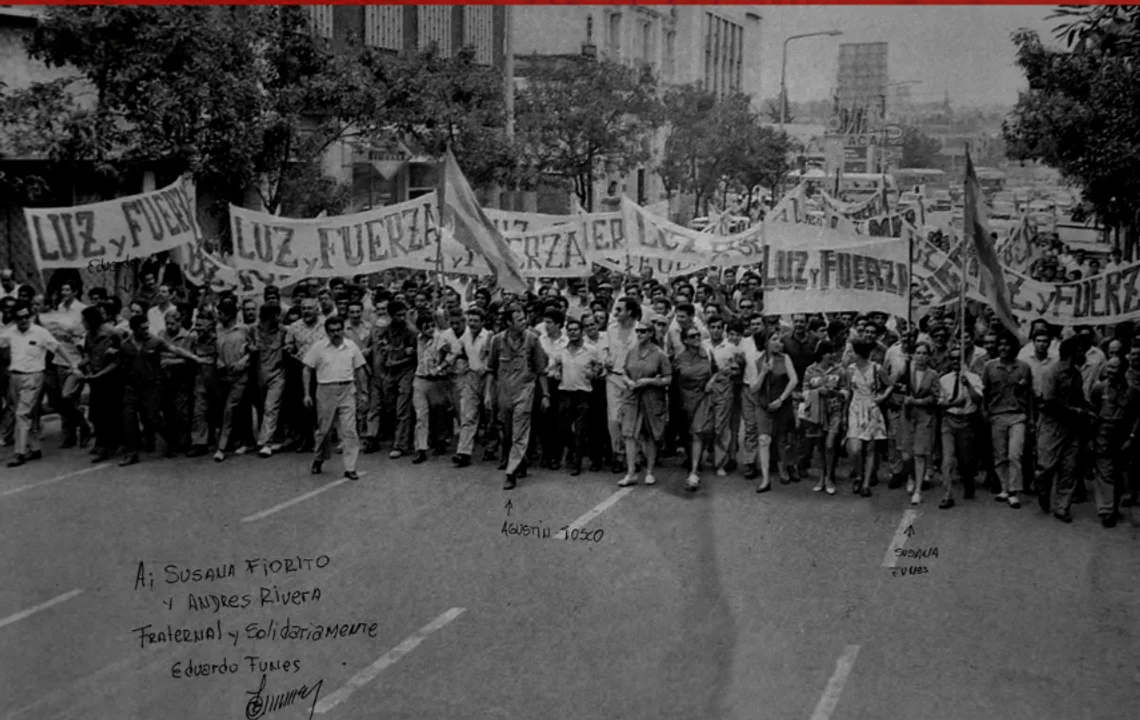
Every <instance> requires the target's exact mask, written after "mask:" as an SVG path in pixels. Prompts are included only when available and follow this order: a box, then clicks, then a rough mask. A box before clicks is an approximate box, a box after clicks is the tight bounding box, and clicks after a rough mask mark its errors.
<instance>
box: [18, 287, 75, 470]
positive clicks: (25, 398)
mask: <svg viewBox="0 0 1140 720" xmlns="http://www.w3.org/2000/svg"><path fill="white" fill-rule="evenodd" d="M13 315H14V317H15V320H16V324H15V327H9V328H6V329H5V330H4V331H3V333H2V334H0V341H2V342H4V343H5V344H7V345H8V347H9V348H10V351H11V361H10V364H9V375H10V377H9V380H8V382H9V383H10V385H9V390H8V397H9V398H11V399H13V400H14V403H13V404H14V405H15V408H16V412H15V417H16V447H15V451H16V454H15V456H14V457H13V458H12V460H11V461H10V462H9V463H8V467H19V466H21V465H23V464H24V463H26V462H27V461H29V460H39V459H40V458H42V457H43V451H42V450H41V448H40V438H39V435H40V401H41V399H42V397H43V386H44V372H45V371H46V370H47V355H48V353H56V354H59V342H58V341H57V340H56V339H55V338H54V337H53V336H52V334H51V333H50V332H48V331H47V330H46V329H44V328H43V327H41V326H39V325H33V324H32V310H31V308H29V307H28V306H27V305H26V304H25V305H20V306H17V308H16V310H15V312H14V313H13ZM71 362H72V364H71V366H70V367H71V370H72V372H73V373H75V375H76V376H78V377H80V378H82V377H83V373H81V372H80V370H79V367H78V366H77V365H76V364H74V361H73V360H72V361H71Z"/></svg>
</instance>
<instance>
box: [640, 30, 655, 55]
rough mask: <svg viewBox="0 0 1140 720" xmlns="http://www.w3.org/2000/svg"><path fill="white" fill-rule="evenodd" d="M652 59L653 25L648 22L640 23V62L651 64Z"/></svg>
mask: <svg viewBox="0 0 1140 720" xmlns="http://www.w3.org/2000/svg"><path fill="white" fill-rule="evenodd" d="M654 59H655V58H654V57H653V24H652V23H649V22H643V23H641V61H642V62H644V63H652V62H653V61H654Z"/></svg>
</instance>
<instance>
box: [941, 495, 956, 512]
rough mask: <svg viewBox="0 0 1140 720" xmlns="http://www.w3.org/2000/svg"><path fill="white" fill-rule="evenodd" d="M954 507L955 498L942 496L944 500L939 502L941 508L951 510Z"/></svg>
mask: <svg viewBox="0 0 1140 720" xmlns="http://www.w3.org/2000/svg"><path fill="white" fill-rule="evenodd" d="M952 507H954V498H942V502H940V503H938V508H939V509H940V510H949V509H950V508H952Z"/></svg>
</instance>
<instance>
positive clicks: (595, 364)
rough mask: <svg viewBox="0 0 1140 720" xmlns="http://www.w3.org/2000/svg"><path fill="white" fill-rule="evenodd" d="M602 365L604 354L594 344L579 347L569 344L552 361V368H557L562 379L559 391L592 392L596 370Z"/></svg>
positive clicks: (581, 344)
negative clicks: (592, 382)
mask: <svg viewBox="0 0 1140 720" xmlns="http://www.w3.org/2000/svg"><path fill="white" fill-rule="evenodd" d="M601 365H602V353H601V351H599V350H598V348H597V346H595V345H593V344H592V343H586V342H583V343H580V344H579V345H578V346H577V347H573V346H571V345H570V344H569V343H567V344H566V345H564V346H563V347H561V348H559V349H558V351H557V353H556V354H555V355H554V357H553V358H552V359H551V365H550V366H551V367H552V368H555V367H556V368H557V369H558V373H559V374H560V376H561V379H560V380H559V381H558V389H559V390H562V391H564V392H590V390H592V389H593V386H592V385H591V381H592V380H593V379H594V373H595V369H596V368H600V367H601Z"/></svg>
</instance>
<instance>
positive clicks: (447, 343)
mask: <svg viewBox="0 0 1140 720" xmlns="http://www.w3.org/2000/svg"><path fill="white" fill-rule="evenodd" d="M454 351H455V346H454V345H452V343H451V340H450V339H449V338H448V337H447V335H446V334H445V332H444V331H443V330H432V334H431V338H425V337H424V336H423V335H420V336H419V337H418V338H416V377H419V378H442V377H444V376H445V375H446V374H447V372H448V370H449V368H448V366H447V365H446V364H445V363H444V358H446V357H447V356H449V355H451V356H454Z"/></svg>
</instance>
